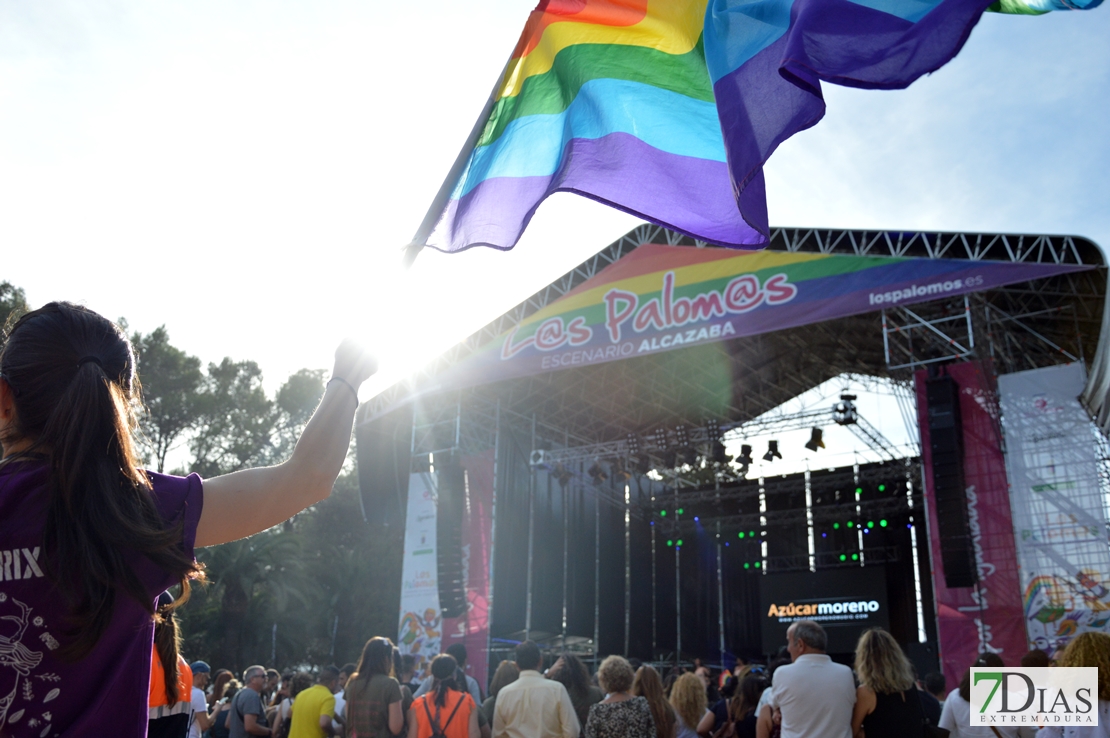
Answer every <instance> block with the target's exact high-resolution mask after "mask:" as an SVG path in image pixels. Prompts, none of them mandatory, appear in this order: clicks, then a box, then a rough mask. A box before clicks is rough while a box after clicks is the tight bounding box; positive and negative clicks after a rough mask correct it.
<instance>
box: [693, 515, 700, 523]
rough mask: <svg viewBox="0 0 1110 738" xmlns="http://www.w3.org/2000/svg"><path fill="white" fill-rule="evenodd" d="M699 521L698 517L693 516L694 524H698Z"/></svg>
mask: <svg viewBox="0 0 1110 738" xmlns="http://www.w3.org/2000/svg"><path fill="white" fill-rule="evenodd" d="M699 520H700V518H699V517H698V516H697V515H695V516H694V522H695V523H696V522H698V521H699Z"/></svg>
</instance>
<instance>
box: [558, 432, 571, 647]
mask: <svg viewBox="0 0 1110 738" xmlns="http://www.w3.org/2000/svg"><path fill="white" fill-rule="evenodd" d="M569 436H570V434H569V433H568V432H567V431H566V429H564V430H563V448H567V447H568V446H570V437H569ZM568 487H569V484H567V485H564V484H563V483H561V482H560V483H559V491H560V494H561V495H562V498H561V499H562V501H563V631H562V637H563V650H564V651H565V650H566V648H567V585H568V582H569V579H568V575H567V571H568V568H569V558H570V533H569V531H570V497H571V495H570V494H569V493H568Z"/></svg>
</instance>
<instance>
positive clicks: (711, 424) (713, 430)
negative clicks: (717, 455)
mask: <svg viewBox="0 0 1110 738" xmlns="http://www.w3.org/2000/svg"><path fill="white" fill-rule="evenodd" d="M705 433H706V435H707V436H709V439H710V440H716V439H718V438H720V437H721V424H720V423H718V422H717V419H716V418H710V419H709V420H707V421H705Z"/></svg>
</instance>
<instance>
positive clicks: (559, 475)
mask: <svg viewBox="0 0 1110 738" xmlns="http://www.w3.org/2000/svg"><path fill="white" fill-rule="evenodd" d="M573 478H574V474H572V473H571V471H570V470H569V469H567V468H566V467H565V466H563V465H562V464H558V465H556V467H555V479H556V480H557V481H558V482H559V485H560V486H562V487H566V486H567V484H569V483H570V480H571V479H573Z"/></svg>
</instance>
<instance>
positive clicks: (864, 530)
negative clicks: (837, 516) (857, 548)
mask: <svg viewBox="0 0 1110 738" xmlns="http://www.w3.org/2000/svg"><path fill="white" fill-rule="evenodd" d="M863 532H864V533H870V532H871V529H870V528H864V529H863Z"/></svg>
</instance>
